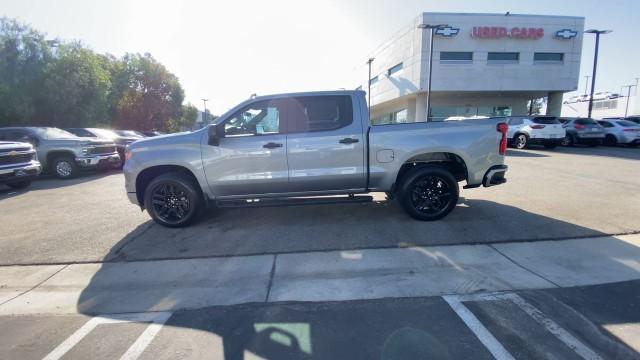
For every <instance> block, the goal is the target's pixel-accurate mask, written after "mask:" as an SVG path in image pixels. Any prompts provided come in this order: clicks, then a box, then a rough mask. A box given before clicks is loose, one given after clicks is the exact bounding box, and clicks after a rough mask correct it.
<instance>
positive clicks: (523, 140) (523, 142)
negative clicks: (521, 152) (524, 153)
mask: <svg viewBox="0 0 640 360" xmlns="http://www.w3.org/2000/svg"><path fill="white" fill-rule="evenodd" d="M528 140H529V139H527V135H525V134H518V135H517V136H516V138H515V139H514V145H515V147H516V149H524V148H526V147H527V142H528Z"/></svg>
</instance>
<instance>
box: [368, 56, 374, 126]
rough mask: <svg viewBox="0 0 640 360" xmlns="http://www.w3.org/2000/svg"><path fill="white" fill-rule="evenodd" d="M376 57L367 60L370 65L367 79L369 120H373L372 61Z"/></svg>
mask: <svg viewBox="0 0 640 360" xmlns="http://www.w3.org/2000/svg"><path fill="white" fill-rule="evenodd" d="M375 59H376V58H372V57H371V58H369V60H367V64H368V65H369V77H368V79H367V84H368V85H369V86H368V88H367V98H368V99H367V105H368V107H367V110H368V111H369V121H371V63H372V62H373V60H375Z"/></svg>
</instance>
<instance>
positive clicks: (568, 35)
mask: <svg viewBox="0 0 640 360" xmlns="http://www.w3.org/2000/svg"><path fill="white" fill-rule="evenodd" d="M576 36H578V32H577V31H573V30H571V29H562V30H560V31H557V32H556V37H557V38H559V39H573V38H574V37H576Z"/></svg>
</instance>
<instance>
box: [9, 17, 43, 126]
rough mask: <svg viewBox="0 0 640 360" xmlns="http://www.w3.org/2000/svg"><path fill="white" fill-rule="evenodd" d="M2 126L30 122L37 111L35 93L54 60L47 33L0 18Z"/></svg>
mask: <svg viewBox="0 0 640 360" xmlns="http://www.w3.org/2000/svg"><path fill="white" fill-rule="evenodd" d="M0 54H2V55H1V56H0V126H7V125H22V124H28V123H29V122H30V121H31V119H32V117H33V116H34V114H35V112H36V104H35V98H34V94H36V93H37V92H38V91H39V90H40V85H41V84H42V77H43V73H44V69H45V67H46V65H47V64H48V62H49V61H50V60H51V59H52V53H51V48H50V46H49V44H48V43H47V42H46V41H45V38H44V34H42V33H40V32H38V31H36V30H34V29H32V28H30V27H29V26H27V25H25V24H21V23H19V22H17V21H16V20H13V19H9V18H6V17H2V18H0Z"/></svg>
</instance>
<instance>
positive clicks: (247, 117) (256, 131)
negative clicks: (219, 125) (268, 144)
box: [224, 101, 282, 137]
mask: <svg viewBox="0 0 640 360" xmlns="http://www.w3.org/2000/svg"><path fill="white" fill-rule="evenodd" d="M281 110H282V109H281V107H280V106H279V105H277V104H276V103H274V102H273V101H259V102H256V103H253V104H251V105H249V106H247V107H245V108H244V109H242V110H240V111H238V112H237V113H236V114H235V115H234V116H233V117H232V118H230V119H229V120H227V121H225V123H224V133H225V136H228V137H233V136H247V135H268V134H278V133H280V132H281V129H280V118H281V116H282V115H281V114H282V111H281Z"/></svg>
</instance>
